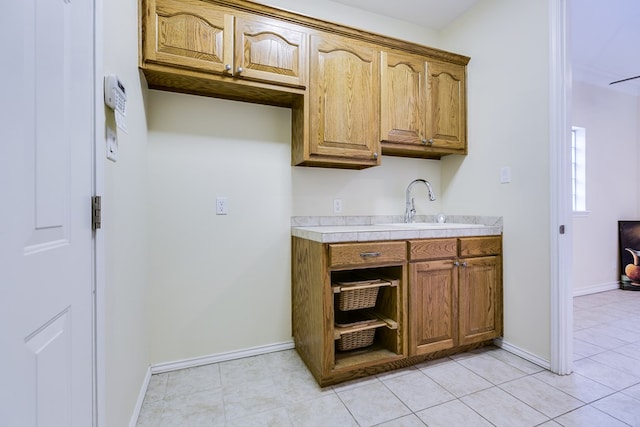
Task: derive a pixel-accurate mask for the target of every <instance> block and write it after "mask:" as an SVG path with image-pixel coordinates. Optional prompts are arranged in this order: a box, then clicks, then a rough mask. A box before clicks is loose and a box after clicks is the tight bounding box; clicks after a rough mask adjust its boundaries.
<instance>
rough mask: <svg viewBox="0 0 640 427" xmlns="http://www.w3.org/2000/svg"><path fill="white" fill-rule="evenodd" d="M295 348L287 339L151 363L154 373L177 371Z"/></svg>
mask: <svg viewBox="0 0 640 427" xmlns="http://www.w3.org/2000/svg"><path fill="white" fill-rule="evenodd" d="M292 348H294V344H293V341H286V342H282V343H276V344H268V345H262V346H259V347H252V348H247V349H244V350H236V351H228V352H226V353H218V354H212V355H209V356H201V357H194V358H192V359H184V360H176V361H173V362H163V363H156V364H155V365H151V367H150V368H151V373H152V374H160V373H163V372H171V371H177V370H178V369H185V368H195V367H196V366H202V365H209V364H211V363H218V362H225V361H227V360H235V359H243V358H245V357H251V356H258V355H260V354H267V353H273V352H276V351H282V350H290V349H292Z"/></svg>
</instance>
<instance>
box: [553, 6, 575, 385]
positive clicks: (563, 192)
mask: <svg viewBox="0 0 640 427" xmlns="http://www.w3.org/2000/svg"><path fill="white" fill-rule="evenodd" d="M570 2H571V0H549V165H550V189H549V191H550V225H551V228H550V230H549V231H550V248H549V255H550V277H549V285H550V315H551V319H550V320H551V336H550V350H551V360H550V362H551V363H550V369H551V371H552V372H555V373H557V374H560V375H566V374H570V373H571V369H572V363H573V297H572V270H571V266H572V256H573V248H572V234H573V233H572V227H571V226H572V221H573V217H572V207H571V174H570V172H571V169H570V167H569V165H570V157H569V155H570V149H571V148H570V147H571V143H570V140H569V136H570V135H571V133H570V129H571V127H570V124H569V121H570V120H569V117H571V100H570V94H571V65H570V61H569V52H568V50H569V35H570V31H569V13H568V11H569V8H570V4H571V3H570ZM561 226H563V228H564V234H560V231H559V229H560V227H561Z"/></svg>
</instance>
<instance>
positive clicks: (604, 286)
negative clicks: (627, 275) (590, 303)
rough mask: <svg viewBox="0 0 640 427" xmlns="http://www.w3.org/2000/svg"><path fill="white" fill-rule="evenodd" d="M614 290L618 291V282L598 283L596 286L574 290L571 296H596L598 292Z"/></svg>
mask: <svg viewBox="0 0 640 427" xmlns="http://www.w3.org/2000/svg"><path fill="white" fill-rule="evenodd" d="M614 289H620V282H609V283H600V284H597V285H592V286H587V287H584V288H578V289H574V290H573V296H574V297H581V296H583V295H591V294H597V293H598V292H606V291H611V290H614Z"/></svg>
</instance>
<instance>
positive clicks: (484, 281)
mask: <svg viewBox="0 0 640 427" xmlns="http://www.w3.org/2000/svg"><path fill="white" fill-rule="evenodd" d="M500 259H501V258H500V257H482V258H468V259H464V260H462V261H461V264H462V266H461V267H460V282H459V283H460V285H459V286H460V290H459V310H460V344H470V343H474V342H481V341H486V340H489V339H492V338H496V337H498V336H500V335H501V334H502V294H501V288H500V284H501V283H502V278H501V274H502V273H501V269H500V265H501V262H500Z"/></svg>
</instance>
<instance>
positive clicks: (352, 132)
mask: <svg viewBox="0 0 640 427" xmlns="http://www.w3.org/2000/svg"><path fill="white" fill-rule="evenodd" d="M310 44H311V48H310V63H311V66H310V76H309V82H310V84H309V108H308V109H309V157H310V159H311V160H314V159H315V160H317V161H326V162H328V163H331V162H334V161H335V162H349V163H351V164H353V165H354V167H368V166H376V165H378V164H380V155H379V154H380V138H379V131H378V126H377V125H376V124H377V123H378V117H379V95H378V94H379V90H380V89H379V88H380V62H379V51H378V49H377V48H376V46H374V45H372V44H367V43H363V42H359V41H356V40H353V39H348V38H344V37H338V36H331V35H328V34H327V35H325V34H317V35H312V36H311V43H310Z"/></svg>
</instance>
